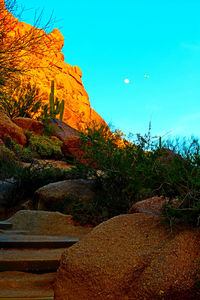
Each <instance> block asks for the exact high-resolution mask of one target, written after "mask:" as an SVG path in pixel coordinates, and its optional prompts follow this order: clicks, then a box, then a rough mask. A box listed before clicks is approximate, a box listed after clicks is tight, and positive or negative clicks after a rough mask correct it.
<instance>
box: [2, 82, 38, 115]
mask: <svg viewBox="0 0 200 300" xmlns="http://www.w3.org/2000/svg"><path fill="white" fill-rule="evenodd" d="M41 105H42V101H41V98H40V95H39V89H37V88H36V86H31V85H30V83H28V84H27V85H23V84H22V83H21V82H17V83H15V82H14V83H12V85H9V86H6V87H4V88H3V89H2V90H1V92H0V110H2V111H3V112H5V113H6V114H7V115H8V116H9V117H10V118H11V119H12V118H16V117H27V118H31V117H33V116H34V115H35V114H37V113H38V111H39V109H40V107H41Z"/></svg>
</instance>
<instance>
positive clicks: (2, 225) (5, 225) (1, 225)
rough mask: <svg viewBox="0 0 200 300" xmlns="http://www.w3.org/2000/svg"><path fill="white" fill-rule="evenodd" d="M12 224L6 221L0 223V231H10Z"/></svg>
mask: <svg viewBox="0 0 200 300" xmlns="http://www.w3.org/2000/svg"><path fill="white" fill-rule="evenodd" d="M12 226H13V225H12V223H10V222H7V221H0V229H10V228H12Z"/></svg>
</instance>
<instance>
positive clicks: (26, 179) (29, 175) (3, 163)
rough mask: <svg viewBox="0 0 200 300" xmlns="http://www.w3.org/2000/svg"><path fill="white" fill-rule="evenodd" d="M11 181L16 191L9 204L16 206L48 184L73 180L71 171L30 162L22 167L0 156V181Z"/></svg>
mask: <svg viewBox="0 0 200 300" xmlns="http://www.w3.org/2000/svg"><path fill="white" fill-rule="evenodd" d="M10 178H12V180H13V181H14V182H15V183H16V185H17V189H16V191H15V194H14V195H13V197H12V199H8V206H9V205H10V204H12V205H16V204H17V203H18V202H20V201H22V199H23V198H25V197H32V196H33V194H34V192H35V191H36V190H37V189H38V188H40V187H42V186H44V185H46V184H49V183H52V182H56V181H61V180H67V179H75V178H76V177H75V174H74V172H73V170H70V169H69V170H63V169H58V168H54V167H52V165H51V164H48V163H46V164H40V163H39V162H36V161H32V162H31V163H30V164H29V165H28V166H23V165H22V164H21V163H20V162H18V161H16V160H15V159H5V156H3V155H0V180H10Z"/></svg>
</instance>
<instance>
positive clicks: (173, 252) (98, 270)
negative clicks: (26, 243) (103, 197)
mask: <svg viewBox="0 0 200 300" xmlns="http://www.w3.org/2000/svg"><path fill="white" fill-rule="evenodd" d="M199 234H200V231H199V229H187V228H185V229H184V228H182V229H181V230H178V229H177V230H176V231H174V232H172V233H171V232H170V229H169V227H168V226H167V225H164V224H162V223H161V222H160V219H159V217H157V216H149V215H146V214H142V213H141V214H133V215H120V216H117V217H114V218H112V219H110V220H108V221H106V222H104V223H102V224H100V225H99V226H97V227H95V228H94V229H93V231H92V232H91V233H89V234H88V235H87V236H86V237H85V238H84V239H83V240H82V241H80V242H79V243H77V244H75V245H73V246H72V247H70V248H68V249H67V250H66V251H65V253H64V254H63V255H62V259H61V265H60V268H59V270H58V272H57V279H56V284H55V300H77V299H82V300H93V299H96V300H106V299H109V300H116V299H118V300H128V299H131V300H140V299H141V300H143V299H146V300H152V299H157V300H158V299H170V300H172V299H176V300H178V299H179V300H181V299H184V300H185V299H198V298H199V296H200V290H199V286H198V282H199V279H200V278H199V270H200V265H199V257H200V239H199ZM195 284H197V285H196V286H195Z"/></svg>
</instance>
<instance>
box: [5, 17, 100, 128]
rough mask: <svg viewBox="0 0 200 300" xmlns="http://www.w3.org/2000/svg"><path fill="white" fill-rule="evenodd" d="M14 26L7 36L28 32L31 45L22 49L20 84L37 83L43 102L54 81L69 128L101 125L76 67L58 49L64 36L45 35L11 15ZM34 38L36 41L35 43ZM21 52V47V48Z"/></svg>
mask: <svg viewBox="0 0 200 300" xmlns="http://www.w3.org/2000/svg"><path fill="white" fill-rule="evenodd" d="M10 18H11V19H12V20H11V22H12V26H13V29H12V31H10V33H9V37H10V38H16V37H18V38H19V37H25V36H28V35H29V34H30V32H31V35H32V36H31V41H32V42H31V45H30V47H29V51H28V52H24V54H23V52H22V57H23V59H22V61H21V63H22V64H23V68H24V67H25V68H26V69H27V71H26V75H23V83H25V82H29V81H30V82H31V84H36V85H37V87H38V88H39V89H40V92H41V94H42V99H43V103H44V104H46V103H48V102H49V93H50V86H51V80H54V81H55V96H56V97H58V99H59V100H60V101H61V100H62V99H64V100H65V110H64V116H63V121H64V122H66V123H67V124H68V125H70V126H71V127H73V128H75V129H78V130H82V129H84V128H85V127H86V126H87V124H88V123H90V122H93V121H94V122H95V123H97V124H102V123H103V124H104V121H103V119H102V118H101V117H100V116H99V115H98V113H96V112H95V111H94V110H93V109H92V108H91V106H90V102H89V97H88V94H87V92H86V91H85V89H84V86H83V83H82V80H81V77H82V72H81V70H80V68H79V67H78V66H74V67H73V66H71V65H69V64H67V63H66V62H64V55H63V53H62V52H61V50H62V47H63V45H64V37H63V35H62V34H61V32H60V31H59V30H58V29H54V30H53V31H52V32H51V33H49V34H47V33H45V31H44V30H42V29H37V28H35V27H34V26H31V25H29V24H26V23H24V22H19V21H18V20H17V19H15V18H14V17H13V16H12V15H10ZM34 41H35V42H34ZM22 51H23V50H22Z"/></svg>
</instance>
